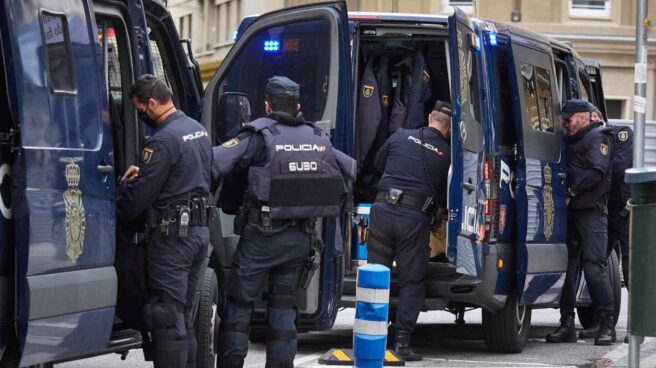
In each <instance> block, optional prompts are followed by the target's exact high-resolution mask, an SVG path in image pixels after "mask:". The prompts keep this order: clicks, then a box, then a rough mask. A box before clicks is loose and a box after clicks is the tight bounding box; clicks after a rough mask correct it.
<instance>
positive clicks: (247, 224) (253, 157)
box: [213, 76, 355, 368]
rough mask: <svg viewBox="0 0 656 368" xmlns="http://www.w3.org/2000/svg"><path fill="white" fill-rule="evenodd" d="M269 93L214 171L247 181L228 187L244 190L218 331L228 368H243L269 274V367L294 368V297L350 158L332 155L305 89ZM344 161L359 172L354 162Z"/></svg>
mask: <svg viewBox="0 0 656 368" xmlns="http://www.w3.org/2000/svg"><path fill="white" fill-rule="evenodd" d="M265 95H266V101H265V111H266V114H267V116H266V117H263V118H259V119H256V120H255V121H253V122H251V123H249V124H248V125H246V126H245V127H244V128H243V129H242V131H241V132H240V133H239V134H238V135H237V137H236V138H233V139H231V140H229V141H227V142H225V143H224V144H223V145H221V146H219V147H216V148H215V149H214V158H215V163H214V167H213V170H214V173H213V174H214V175H215V176H216V177H225V176H226V175H228V174H231V175H235V174H241V175H242V176H243V178H244V181H243V182H245V183H244V185H243V187H240V188H238V189H240V190H237V191H236V190H235V189H234V188H223V190H228V191H230V192H238V191H242V192H243V190H246V194H245V198H244V205H243V206H242V207H241V208H240V209H239V213H238V214H237V216H236V219H235V232H236V233H238V234H240V235H241V238H240V240H239V244H238V246H237V250H236V252H235V254H234V258H233V260H232V269H231V271H230V276H229V280H228V290H227V299H228V300H227V308H226V315H225V318H224V319H223V320H222V321H221V326H220V329H221V334H222V339H221V347H220V354H221V358H220V359H219V360H218V361H220V362H221V364H223V365H222V367H228V368H231V367H242V366H243V364H244V358H245V356H246V353H247V351H248V334H249V330H250V321H251V315H252V313H253V302H254V301H255V300H256V299H257V298H258V297H259V295H260V291H261V288H262V284H263V283H264V281H265V279H267V277H268V284H269V285H268V291H267V293H266V299H267V302H268V306H267V320H268V327H269V330H268V339H267V360H266V367H271V368H273V367H275V368H279V367H281V368H283V367H293V364H294V356H295V354H296V347H297V339H296V326H295V323H294V321H295V319H296V292H297V289H298V287H303V288H305V287H307V281H308V280H309V279H310V276H309V275H308V271H309V270H310V269H311V268H313V265H316V264H317V262H318V258H316V257H314V256H313V254H316V253H318V252H320V243H319V242H320V239H319V237H318V236H317V235H316V232H315V219H316V218H317V217H324V216H337V215H339V214H340V208H341V205H342V201H343V200H344V199H345V194H346V192H347V183H346V182H345V179H344V176H343V175H342V171H341V167H342V166H340V162H339V161H338V160H339V159H338V157H339V158H344V157H345V155H343V154H341V153H338V151H336V150H334V149H333V148H332V146H331V143H330V138H329V137H328V135H327V134H326V133H324V132H323V131H322V130H321V129H319V128H318V127H316V126H315V125H314V124H312V123H310V122H307V121H305V119H303V117H302V115H301V114H300V113H299V109H300V105H299V103H298V99H299V85H298V84H297V83H295V82H294V81H292V80H290V79H289V78H286V77H280V76H274V77H272V78H269V80H268V83H267V85H266V93H265ZM344 163H345V164H348V165H350V166H351V167H355V162H354V161H353V160H351V159H350V158H348V159H346V160H345V161H344ZM351 175H354V173H353V174H351ZM238 182H241V181H240V180H234V181H233V183H238ZM299 274H301V277H300V278H299ZM218 361H217V364H219V363H218Z"/></svg>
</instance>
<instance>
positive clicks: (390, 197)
mask: <svg viewBox="0 0 656 368" xmlns="http://www.w3.org/2000/svg"><path fill="white" fill-rule="evenodd" d="M401 196H403V191H402V190H401V189H394V188H392V189H389V190H388V191H387V200H386V202H387V204H388V205H390V206H392V207H396V206H397V205H398V204H399V201H400V200H401Z"/></svg>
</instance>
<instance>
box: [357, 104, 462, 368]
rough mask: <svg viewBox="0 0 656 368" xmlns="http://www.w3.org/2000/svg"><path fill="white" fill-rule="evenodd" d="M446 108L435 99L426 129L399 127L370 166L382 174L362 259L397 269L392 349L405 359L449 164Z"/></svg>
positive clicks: (412, 355) (416, 357) (448, 108)
mask: <svg viewBox="0 0 656 368" xmlns="http://www.w3.org/2000/svg"><path fill="white" fill-rule="evenodd" d="M450 117H451V106H450V105H449V104H448V103H446V102H442V101H437V103H436V104H435V107H434V108H433V111H432V112H431V113H430V115H429V116H428V127H423V128H419V129H403V128H401V129H399V130H397V131H396V132H395V133H394V134H393V135H392V136H391V137H390V138H389V139H388V140H387V142H385V144H384V145H383V147H381V149H380V152H379V153H378V156H377V157H376V162H375V164H376V167H377V168H378V170H379V171H381V172H383V176H382V178H381V179H380V182H379V183H378V195H377V196H376V202H375V203H374V204H373V206H372V208H371V223H370V225H369V241H368V242H367V254H368V261H369V262H370V263H378V264H383V265H385V266H387V267H390V268H391V267H392V262H393V261H394V259H396V264H397V268H398V271H399V305H398V309H397V312H396V323H395V330H396V336H395V343H394V350H395V352H396V353H397V354H398V355H400V356H401V357H402V358H403V359H405V360H408V361H413V360H421V359H422V357H421V356H420V355H417V354H415V353H414V352H413V351H412V349H410V335H411V334H412V332H413V331H414V329H415V325H416V323H417V317H418V316H419V312H420V310H421V308H422V306H423V304H424V299H425V296H426V295H425V294H426V291H425V285H424V277H425V274H426V268H427V266H428V256H429V247H428V244H429V235H430V226H431V221H432V220H433V217H434V215H435V213H436V212H437V208H436V207H437V204H439V203H444V202H443V201H444V199H445V197H446V190H447V174H448V171H449V165H450V164H451V154H450V152H451V150H450V147H449V146H450V140H449V137H450V130H451V120H450Z"/></svg>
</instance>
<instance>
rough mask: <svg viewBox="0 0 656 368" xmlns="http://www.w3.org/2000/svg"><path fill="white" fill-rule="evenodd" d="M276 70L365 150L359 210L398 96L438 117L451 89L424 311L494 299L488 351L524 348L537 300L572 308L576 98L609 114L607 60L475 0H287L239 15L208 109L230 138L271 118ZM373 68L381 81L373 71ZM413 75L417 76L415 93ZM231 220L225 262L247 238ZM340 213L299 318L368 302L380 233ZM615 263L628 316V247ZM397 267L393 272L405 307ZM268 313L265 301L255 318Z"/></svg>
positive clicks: (216, 129)
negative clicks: (402, 6) (364, 286)
mask: <svg viewBox="0 0 656 368" xmlns="http://www.w3.org/2000/svg"><path fill="white" fill-rule="evenodd" d="M381 60H384V62H382V64H381ZM371 65H375V66H374V69H373V71H372V67H371ZM381 65H382V66H381ZM392 69H396V71H394V70H392ZM367 73H370V74H369V75H367ZM404 73H405V74H404ZM381 74H382V75H383V76H384V77H385V80H386V81H387V82H386V83H387V89H385V88H384V86H385V83H381V82H380V81H381V79H380V78H379V75H381ZM272 75H285V76H287V77H289V78H291V79H293V80H295V81H297V82H298V83H299V84H300V85H301V92H300V95H301V97H300V104H301V111H302V112H303V114H304V116H305V118H306V119H307V120H310V121H315V122H317V124H318V125H319V126H320V127H322V129H324V130H325V131H327V132H330V134H331V138H332V140H333V144H334V146H335V147H337V148H338V149H340V150H342V151H343V152H346V153H348V154H349V155H351V156H352V157H354V158H355V159H357V161H358V164H359V174H358V181H357V182H356V183H355V186H354V198H353V201H352V203H351V204H352V206H351V208H350V210H349V212H351V213H353V214H356V213H361V214H365V213H366V204H365V203H367V202H368V203H370V202H371V201H372V193H374V195H375V183H376V180H375V178H374V179H373V180H372V178H371V176H370V177H367V174H370V173H371V172H372V167H371V158H372V155H375V148H376V146H375V145H376V141H378V142H381V141H384V140H385V139H386V138H387V136H389V134H390V132H391V129H389V128H388V127H386V126H385V124H384V118H381V117H380V115H381V114H380V110H378V109H380V108H387V109H388V110H387V112H388V113H390V114H391V115H394V112H390V111H393V106H392V105H394V104H396V103H399V104H405V105H404V107H405V108H406V109H410V107H409V106H410V104H414V105H417V106H420V108H419V110H418V111H412V112H411V111H406V112H405V115H404V116H405V123H407V122H408V121H409V120H410V118H407V116H410V115H411V114H415V116H416V119H421V121H422V122H424V121H426V116H427V115H428V113H429V112H430V110H429V109H430V107H432V106H433V104H434V102H435V101H436V100H438V99H439V100H444V101H450V102H451V104H452V105H453V110H454V116H453V119H452V129H451V131H452V136H451V156H452V164H451V169H450V173H449V189H448V203H446V207H447V211H448V212H447V217H448V221H447V225H446V233H447V235H446V247H445V248H446V249H445V252H444V253H445V254H444V257H443V258H442V259H439V258H436V259H435V260H434V261H431V262H430V264H429V268H428V273H427V279H426V284H427V291H426V293H427V295H426V296H427V297H426V301H425V304H424V305H423V310H426V311H430V310H447V311H450V312H453V313H454V314H456V315H457V317H458V318H457V320H458V321H461V322H464V319H463V315H464V312H465V310H468V309H470V308H476V307H480V308H482V313H483V331H484V338H485V341H486V344H487V346H488V348H489V349H490V350H492V351H497V352H520V351H521V350H522V349H523V347H524V346H525V344H526V341H527V338H528V332H529V328H530V321H531V310H532V309H535V308H546V307H557V306H558V300H559V296H560V293H561V288H562V286H563V283H564V278H565V272H566V269H567V246H566V243H565V237H566V234H565V229H566V221H567V219H566V217H567V205H566V203H565V198H566V192H567V187H566V181H567V178H566V165H565V159H566V158H565V143H564V140H563V128H562V121H561V118H560V110H561V104H562V102H564V101H566V100H567V99H571V98H584V99H588V100H589V101H591V102H593V103H594V104H595V105H597V106H598V107H599V108H600V109H601V111H602V113H604V114H605V112H606V111H605V104H604V97H603V90H602V85H601V72H600V67H599V65H598V63H596V62H595V61H593V60H587V59H584V58H581V57H580V56H578V54H577V53H576V52H575V51H574V50H573V49H572V48H571V47H570V46H569V45H567V44H564V43H561V42H558V41H556V40H553V39H551V38H548V37H546V36H544V35H540V34H537V33H533V32H530V31H526V30H523V29H521V28H518V27H514V26H510V25H506V24H502V23H499V22H491V21H485V20H479V19H472V18H469V17H468V16H467V15H466V14H465V13H463V12H462V11H460V10H456V11H455V12H454V14H452V15H451V16H442V15H425V14H424V15H408V14H379V13H347V9H346V6H345V4H344V3H343V2H335V3H323V4H315V5H307V6H300V7H295V8H288V9H284V10H281V11H276V12H272V13H268V14H265V15H262V16H259V17H247V18H245V19H244V20H243V21H242V23H241V25H240V26H239V28H238V30H237V34H236V43H235V45H234V47H233V48H232V49H231V51H230V52H229V54H228V55H227V57H226V58H225V60H224V61H223V63H222V64H221V66H220V68H219V69H218V71H217V73H216V74H215V75H214V77H213V78H212V79H211V80H210V82H209V84H208V86H207V88H206V91H205V97H204V103H203V106H204V109H203V121H204V122H210V123H211V129H212V134H213V136H214V139H215V143H221V142H226V141H227V140H229V139H231V138H232V137H234V136H235V134H236V132H237V131H238V130H239V128H240V127H241V126H243V124H245V123H247V122H248V121H250V120H252V119H255V118H258V117H261V116H263V115H264V106H263V103H262V102H263V101H264V88H263V86H264V85H265V83H266V78H268V77H270V76H272ZM372 75H374V78H373V79H374V80H376V81H378V82H379V84H373V83H371V82H370V81H371V80H372V77H371V76H372ZM367 78H369V79H367ZM403 83H405V84H406V85H408V84H409V83H414V85H413V88H408V89H405V90H404V89H402V88H401V85H402V84H403ZM394 91H396V93H393V92H394ZM390 92H391V93H390ZM397 96H401V97H397ZM372 98H373V99H379V100H378V103H377V105H376V109H371V107H370V106H371V105H370V104H369V102H367V101H369V100H368V99H372ZM365 103H366V106H365ZM367 109H368V110H367ZM384 114H385V113H383V115H384ZM381 119H382V120H381ZM389 119H393V118H392V117H389ZM381 121H383V122H382V123H381ZM410 123H416V121H410ZM387 124H388V125H390V124H391V122H390V120H388V121H387ZM381 127H382V128H381ZM361 209H362V212H360V210H361ZM357 217H360V219H361V218H362V217H366V216H357ZM228 219H229V217H226V221H225V222H224V225H227V226H224V228H223V235H224V241H225V244H226V246H225V247H224V248H223V249H224V250H225V252H226V253H225V254H224V255H223V257H222V262H224V263H223V265H224V266H225V267H226V268H229V264H230V263H229V262H230V258H231V254H232V252H234V245H235V244H236V242H237V239H238V237H237V236H236V235H234V234H232V232H231V229H230V225H229V220H228ZM325 225H326V226H325V228H324V234H325V236H326V239H325V240H326V247H325V249H324V251H323V253H322V254H321V256H322V257H323V259H322V262H321V268H320V272H318V273H315V276H314V279H313V280H312V284H311V286H310V287H309V288H308V290H307V291H305V292H303V293H301V294H302V295H299V300H300V301H301V303H300V311H301V318H300V319H299V322H298V327H299V330H300V331H308V330H316V329H325V328H329V327H330V326H331V325H332V323H333V321H334V316H335V313H336V311H337V308H338V307H340V306H342V307H343V306H346V307H352V306H354V299H355V275H356V271H357V267H358V266H359V265H361V264H363V263H365V262H366V257H362V256H361V254H360V253H361V249H359V248H358V247H361V245H362V244H361V243H363V241H362V240H363V239H358V235H362V234H366V231H363V229H362V228H360V229H358V228H354V229H350V226H347V228H341V229H339V228H337V227H338V226H339V225H341V226H344V223H343V221H342V222H336V223H335V222H331V221H330V220H329V221H327V222H326V224H325ZM349 230H352V231H349ZM340 236H341V237H342V238H341V239H340ZM427 248H428V245H427ZM427 251H428V249H427ZM609 269H610V272H609V274H610V275H609V277H610V278H611V282H612V284H613V289H614V293H615V296H616V306H617V308H616V314H617V313H619V303H620V276H619V270H618V261H617V256H616V254H615V253H613V254H612V256H611V257H610V259H609ZM395 276H396V275H395V272H394V271H393V272H392V286H391V298H390V299H391V300H390V305H391V309H392V310H394V308H395V305H396V302H397V296H398V284H397V282H396V278H395ZM317 278H319V279H317ZM579 289H580V290H579V308H578V310H579V318H580V320H581V323H582V324H583V326H584V327H588V326H591V325H592V324H593V323H594V321H595V318H596V317H595V309H594V306H592V305H591V304H590V297H589V294H588V293H587V289H586V287H585V285H584V282H583V281H581V286H580V288H579ZM340 295H341V297H340ZM263 299H265V295H263ZM390 315H391V316H393V315H394V312H393V311H392V312H391V313H390ZM263 318H264V304H263V303H260V304H258V305H257V308H256V319H259V320H260V321H262V320H263ZM255 332H257V328H255ZM260 332H261V330H260ZM252 335H257V334H253V333H252ZM252 337H253V338H255V337H256V336H252ZM260 338H261V337H260Z"/></svg>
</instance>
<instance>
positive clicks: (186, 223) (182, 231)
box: [177, 206, 191, 238]
mask: <svg viewBox="0 0 656 368" xmlns="http://www.w3.org/2000/svg"><path fill="white" fill-rule="evenodd" d="M177 220H178V237H179V238H186V237H187V236H189V229H190V228H191V210H190V209H189V207H187V206H183V207H181V208H180V210H179V211H178V219H177Z"/></svg>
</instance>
